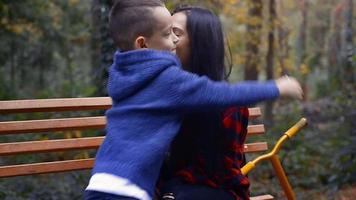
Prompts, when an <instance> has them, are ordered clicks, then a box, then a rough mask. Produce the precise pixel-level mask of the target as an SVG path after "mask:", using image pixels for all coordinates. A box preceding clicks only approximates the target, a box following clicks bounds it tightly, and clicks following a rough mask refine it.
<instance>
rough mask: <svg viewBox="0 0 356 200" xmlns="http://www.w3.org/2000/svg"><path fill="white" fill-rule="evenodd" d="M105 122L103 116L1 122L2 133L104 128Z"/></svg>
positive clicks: (0, 132) (0, 131)
mask: <svg viewBox="0 0 356 200" xmlns="http://www.w3.org/2000/svg"><path fill="white" fill-rule="evenodd" d="M105 124H106V119H105V117H103V116H101V117H81V118H63V119H46V120H27V121H11V122H0V134H20V133H39V132H50V131H65V130H83V129H104V128H105Z"/></svg>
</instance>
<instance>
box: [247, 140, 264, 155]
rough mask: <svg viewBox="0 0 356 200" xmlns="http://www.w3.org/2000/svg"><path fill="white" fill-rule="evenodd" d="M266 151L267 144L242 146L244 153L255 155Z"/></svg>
mask: <svg viewBox="0 0 356 200" xmlns="http://www.w3.org/2000/svg"><path fill="white" fill-rule="evenodd" d="M266 150H268V145H267V142H255V143H248V144H245V146H244V153H255V152H261V151H266Z"/></svg>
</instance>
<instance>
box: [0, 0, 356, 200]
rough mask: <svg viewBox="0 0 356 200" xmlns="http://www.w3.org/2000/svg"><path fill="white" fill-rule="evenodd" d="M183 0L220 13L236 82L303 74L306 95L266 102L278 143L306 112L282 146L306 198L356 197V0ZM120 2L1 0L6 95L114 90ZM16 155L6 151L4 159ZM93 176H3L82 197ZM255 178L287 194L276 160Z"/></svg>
mask: <svg viewBox="0 0 356 200" xmlns="http://www.w3.org/2000/svg"><path fill="white" fill-rule="evenodd" d="M181 3H189V4H193V5H202V6H205V7H207V8H209V9H212V10H213V11H214V12H215V13H216V14H217V15H219V17H220V18H221V20H222V22H223V25H224V29H225V33H226V36H227V38H228V41H229V44H230V47H231V52H232V57H231V58H230V57H228V58H227V59H228V60H231V59H232V60H233V71H232V74H231V77H230V81H231V82H237V81H242V80H268V79H272V78H276V77H279V76H281V75H284V74H289V75H292V76H295V77H297V78H298V79H299V80H300V81H301V82H302V85H303V88H304V91H305V94H306V95H305V99H304V101H302V102H297V101H286V100H281V101H277V102H269V103H266V104H261V105H260V106H261V107H263V108H264V111H263V112H264V113H265V115H264V122H266V123H267V132H268V134H267V137H266V138H267V140H268V141H269V143H271V144H273V143H274V142H275V141H276V139H277V138H278V137H279V136H280V135H281V134H282V133H283V131H285V130H286V129H287V128H288V127H289V126H291V125H292V124H293V123H294V122H296V121H297V120H298V119H299V118H300V117H306V118H308V120H309V126H308V127H307V128H306V129H304V130H303V131H302V132H301V133H299V134H298V135H297V136H296V137H295V138H293V140H291V141H290V142H288V144H287V145H286V146H285V147H284V149H283V151H282V152H281V159H282V163H283V165H284V167H285V169H286V171H287V174H288V177H289V179H290V181H291V184H292V186H293V188H294V189H295V191H296V193H297V197H298V199H352V197H355V196H356V189H355V188H356V185H355V180H356V158H355V154H356V145H355V144H356V127H355V119H356V106H355V104H356V103H355V102H356V101H355V100H356V84H355V78H356V70H355V69H356V55H355V41H356V40H355V39H356V34H355V32H356V31H355V29H356V14H355V12H356V11H355V8H356V3H355V2H354V1H353V0H204V1H203V0H201V1H198V0H183V1H178V0H167V1H166V4H167V7H168V8H169V9H171V10H172V9H173V8H174V7H175V6H176V5H178V4H181ZM112 4H113V0H91V1H88V0H51V1H46V0H21V1H20V0H0V100H13V99H32V98H64V97H89V96H105V95H106V91H105V84H106V80H107V69H108V67H109V66H110V63H111V62H112V55H113V51H114V47H113V44H112V41H111V40H110V38H109V36H108V33H107V20H108V18H107V16H108V13H109V8H110V6H111V5H112ZM21 117H23V116H0V120H7V119H10V118H21ZM76 134H77V135H78V134H79V135H81V134H84V133H81V132H68V133H65V134H64V137H73V135H74V136H75V135H76ZM25 137H30V136H21V135H20V136H18V137H16V138H13V137H11V138H10V137H1V138H0V142H5V141H13V140H16V141H19V140H23V139H24V138H25ZM40 137H43V139H46V138H47V137H48V136H47V135H42V136H40ZM46 156H52V157H57V158H61V157H63V156H65V155H63V154H58V153H57V154H51V155H46ZM77 156H83V157H86V156H88V153H86V152H84V153H78V155H77ZM253 157H256V155H252V156H249V159H251V158H253ZM31 159H34V158H22V160H20V162H31ZM14 160H15V158H7V157H6V158H0V164H2V163H7V162H12V161H14ZM16 161H18V160H16ZM88 178H89V171H85V172H70V173H61V174H51V175H40V176H28V177H18V178H8V179H1V180H0V199H36V200H37V199H80V198H81V195H82V191H83V189H84V187H85V185H86V184H87V182H88ZM250 179H252V183H253V184H252V187H251V192H252V193H253V194H260V193H265V192H267V193H271V194H273V195H275V196H276V197H277V199H281V198H282V199H283V193H282V192H281V188H280V187H279V184H278V181H277V179H276V178H275V176H274V172H273V170H272V168H271V166H270V165H269V164H268V163H264V164H262V165H259V166H258V167H257V168H256V170H254V171H253V172H252V173H251V175H250Z"/></svg>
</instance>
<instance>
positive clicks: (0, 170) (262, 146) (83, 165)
mask: <svg viewBox="0 0 356 200" xmlns="http://www.w3.org/2000/svg"><path fill="white" fill-rule="evenodd" d="M82 139H83V138H81V140H82ZM96 140H97V141H100V138H96ZM42 142H44V141H42ZM46 142H48V141H46ZM62 142H65V141H62ZM94 146H95V145H94ZM23 150H24V149H22V151H23ZM263 150H267V143H266V142H260V143H252V144H246V145H245V152H246V153H250V152H255V151H263ZM32 151H34V150H32ZM41 151H43V150H41ZM16 153H19V152H16ZM93 164H94V158H88V159H80V160H66V161H55V162H46V163H36V164H23V165H10V166H3V167H0V178H2V177H11V176H22V175H33V174H43V173H53V172H65V171H72V170H83V169H91V168H92V167H93Z"/></svg>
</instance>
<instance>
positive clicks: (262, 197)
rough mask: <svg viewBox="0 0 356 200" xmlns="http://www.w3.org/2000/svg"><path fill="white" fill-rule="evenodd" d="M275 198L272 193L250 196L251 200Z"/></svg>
mask: <svg viewBox="0 0 356 200" xmlns="http://www.w3.org/2000/svg"><path fill="white" fill-rule="evenodd" d="M273 199H274V197H273V196H272V195H269V194H266V195H261V196H255V197H250V200H273Z"/></svg>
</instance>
